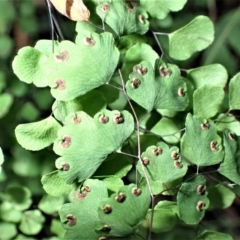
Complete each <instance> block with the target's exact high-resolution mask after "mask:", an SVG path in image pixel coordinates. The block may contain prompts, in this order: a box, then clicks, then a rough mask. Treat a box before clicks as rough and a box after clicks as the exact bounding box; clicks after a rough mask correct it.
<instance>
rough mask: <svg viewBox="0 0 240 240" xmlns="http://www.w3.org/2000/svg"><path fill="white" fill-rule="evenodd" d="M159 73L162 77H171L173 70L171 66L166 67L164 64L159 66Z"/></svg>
mask: <svg viewBox="0 0 240 240" xmlns="http://www.w3.org/2000/svg"><path fill="white" fill-rule="evenodd" d="M159 74H160V75H161V76H162V77H169V76H170V75H171V74H172V70H171V69H170V68H165V67H163V66H160V68H159Z"/></svg>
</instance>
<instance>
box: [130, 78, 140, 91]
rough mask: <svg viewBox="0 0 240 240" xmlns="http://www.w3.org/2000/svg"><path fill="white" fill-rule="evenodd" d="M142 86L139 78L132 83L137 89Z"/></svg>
mask: <svg viewBox="0 0 240 240" xmlns="http://www.w3.org/2000/svg"><path fill="white" fill-rule="evenodd" d="M140 84H141V81H140V80H139V79H138V78H135V79H134V80H133V81H132V83H131V87H132V88H134V89H136V88H138V87H139V86H140Z"/></svg>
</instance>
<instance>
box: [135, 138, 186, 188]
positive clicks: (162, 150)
mask: <svg viewBox="0 0 240 240" xmlns="http://www.w3.org/2000/svg"><path fill="white" fill-rule="evenodd" d="M141 159H142V163H143V165H144V166H145V171H146V174H147V177H148V180H149V181H150V183H151V182H156V181H160V182H166V183H167V182H173V181H175V180H177V179H180V178H182V177H183V176H184V175H185V174H186V172H187V169H188V167H187V163H186V162H185V161H182V159H181V157H180V155H179V149H178V147H175V146H174V147H172V148H169V147H168V145H167V144H166V143H164V142H159V143H157V145H156V146H150V147H148V148H147V150H146V151H145V152H143V153H142V154H141ZM137 169H138V171H139V173H140V174H141V175H142V177H145V174H144V172H143V170H142V166H141V164H140V163H139V162H138V163H137ZM170 172H171V174H169V173H170Z"/></svg>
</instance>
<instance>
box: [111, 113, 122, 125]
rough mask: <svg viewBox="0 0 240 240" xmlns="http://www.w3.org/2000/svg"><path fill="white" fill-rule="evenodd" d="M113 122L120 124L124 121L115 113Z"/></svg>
mask: <svg viewBox="0 0 240 240" xmlns="http://www.w3.org/2000/svg"><path fill="white" fill-rule="evenodd" d="M113 122H114V123H116V124H120V123H123V122H124V118H123V117H122V116H121V115H120V114H115V115H114V116H113Z"/></svg>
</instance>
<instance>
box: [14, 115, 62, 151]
mask: <svg viewBox="0 0 240 240" xmlns="http://www.w3.org/2000/svg"><path fill="white" fill-rule="evenodd" d="M60 128H61V125H60V124H59V123H58V122H57V121H56V120H55V118H53V117H52V116H50V117H48V118H45V119H44V120H41V121H39V122H34V123H25V124H20V125H18V126H17V127H16V129H15V134H16V138H17V140H18V142H19V144H20V145H21V146H22V147H24V148H25V149H28V150H31V151H38V150H41V149H43V148H45V147H47V146H49V145H51V144H52V143H53V142H54V140H55V139H56V138H57V131H58V130H59V129H60Z"/></svg>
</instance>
